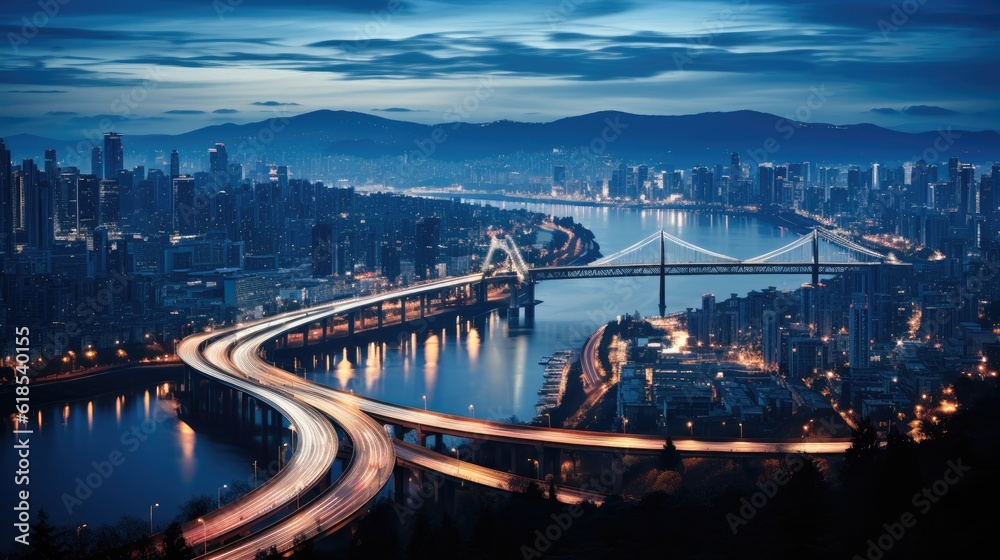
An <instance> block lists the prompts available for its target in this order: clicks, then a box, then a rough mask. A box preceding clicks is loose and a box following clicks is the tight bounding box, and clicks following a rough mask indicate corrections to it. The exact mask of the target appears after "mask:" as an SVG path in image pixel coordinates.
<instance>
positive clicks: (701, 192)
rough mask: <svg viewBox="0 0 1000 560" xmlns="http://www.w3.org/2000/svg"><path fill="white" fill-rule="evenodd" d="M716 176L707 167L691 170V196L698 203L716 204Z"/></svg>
mask: <svg viewBox="0 0 1000 560" xmlns="http://www.w3.org/2000/svg"><path fill="white" fill-rule="evenodd" d="M714 191H715V176H714V174H713V173H712V172H711V171H710V170H709V169H708V168H707V167H704V166H702V167H695V168H694V169H692V170H691V195H692V197H693V198H694V200H695V201H697V202H703V203H705V204H709V203H712V202H715V192H714Z"/></svg>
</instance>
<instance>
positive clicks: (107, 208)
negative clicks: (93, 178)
mask: <svg viewBox="0 0 1000 560" xmlns="http://www.w3.org/2000/svg"><path fill="white" fill-rule="evenodd" d="M100 185H101V188H100V202H99V206H98V214H97V224H98V225H99V226H104V227H105V228H108V229H116V228H117V227H118V224H119V223H120V219H121V193H120V192H119V191H118V181H116V180H113V179H104V180H102V181H101V183H100Z"/></svg>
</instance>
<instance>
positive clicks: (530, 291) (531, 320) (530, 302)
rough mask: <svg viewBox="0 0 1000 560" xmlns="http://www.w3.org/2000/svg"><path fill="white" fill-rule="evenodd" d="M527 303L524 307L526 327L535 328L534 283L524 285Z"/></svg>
mask: <svg viewBox="0 0 1000 560" xmlns="http://www.w3.org/2000/svg"><path fill="white" fill-rule="evenodd" d="M524 290H525V298H526V299H527V301H526V302H525V307H524V326H526V327H533V326H535V284H534V283H533V282H528V283H526V284H525V285H524Z"/></svg>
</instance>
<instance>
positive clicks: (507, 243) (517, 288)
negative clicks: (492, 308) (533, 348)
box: [483, 236, 535, 327]
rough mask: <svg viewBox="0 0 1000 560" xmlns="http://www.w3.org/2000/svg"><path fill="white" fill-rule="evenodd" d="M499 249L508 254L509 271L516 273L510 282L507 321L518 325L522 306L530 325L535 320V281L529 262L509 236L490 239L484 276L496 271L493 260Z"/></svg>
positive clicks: (527, 322) (526, 320)
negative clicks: (523, 299)
mask: <svg viewBox="0 0 1000 560" xmlns="http://www.w3.org/2000/svg"><path fill="white" fill-rule="evenodd" d="M498 250H500V251H503V252H504V253H506V254H507V257H508V258H507V261H508V262H509V263H510V270H509V271H508V272H513V273H514V275H513V276H511V279H510V282H508V286H509V287H510V302H509V304H508V307H507V321H508V322H509V323H510V324H511V325H513V326H516V325H518V323H520V320H521V317H520V312H521V307H524V319H525V326H528V327H530V326H532V325H533V324H534V322H535V283H534V281H533V280H532V278H531V272H530V269H529V267H528V264H527V263H526V262H525V261H524V256H523V255H521V251H520V250H519V249H518V248H517V245H516V244H514V240H513V239H511V238H510V237H509V236H504V237H503V238H501V237H499V236H497V237H494V238H493V239H491V240H490V249H489V251H487V253H486V258H485V259H483V277H484V278H486V277H487V276H489V275H491V274H493V273H495V272H496V271H495V270H494V269H493V267H492V265H491V261H492V260H493V255H494V254H495V253H496V252H497V251H498ZM484 285H485V284H484ZM522 292H523V294H524V295H525V296H526V300H525V302H524V304H522V303H521V295H522Z"/></svg>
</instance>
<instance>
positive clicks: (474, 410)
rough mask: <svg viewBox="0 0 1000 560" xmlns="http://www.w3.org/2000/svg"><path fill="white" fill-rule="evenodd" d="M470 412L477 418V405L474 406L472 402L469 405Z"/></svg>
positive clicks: (473, 417)
mask: <svg viewBox="0 0 1000 560" xmlns="http://www.w3.org/2000/svg"><path fill="white" fill-rule="evenodd" d="M469 414H472V419H473V420H475V418H476V407H474V406H472V405H471V404H470V405H469Z"/></svg>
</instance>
